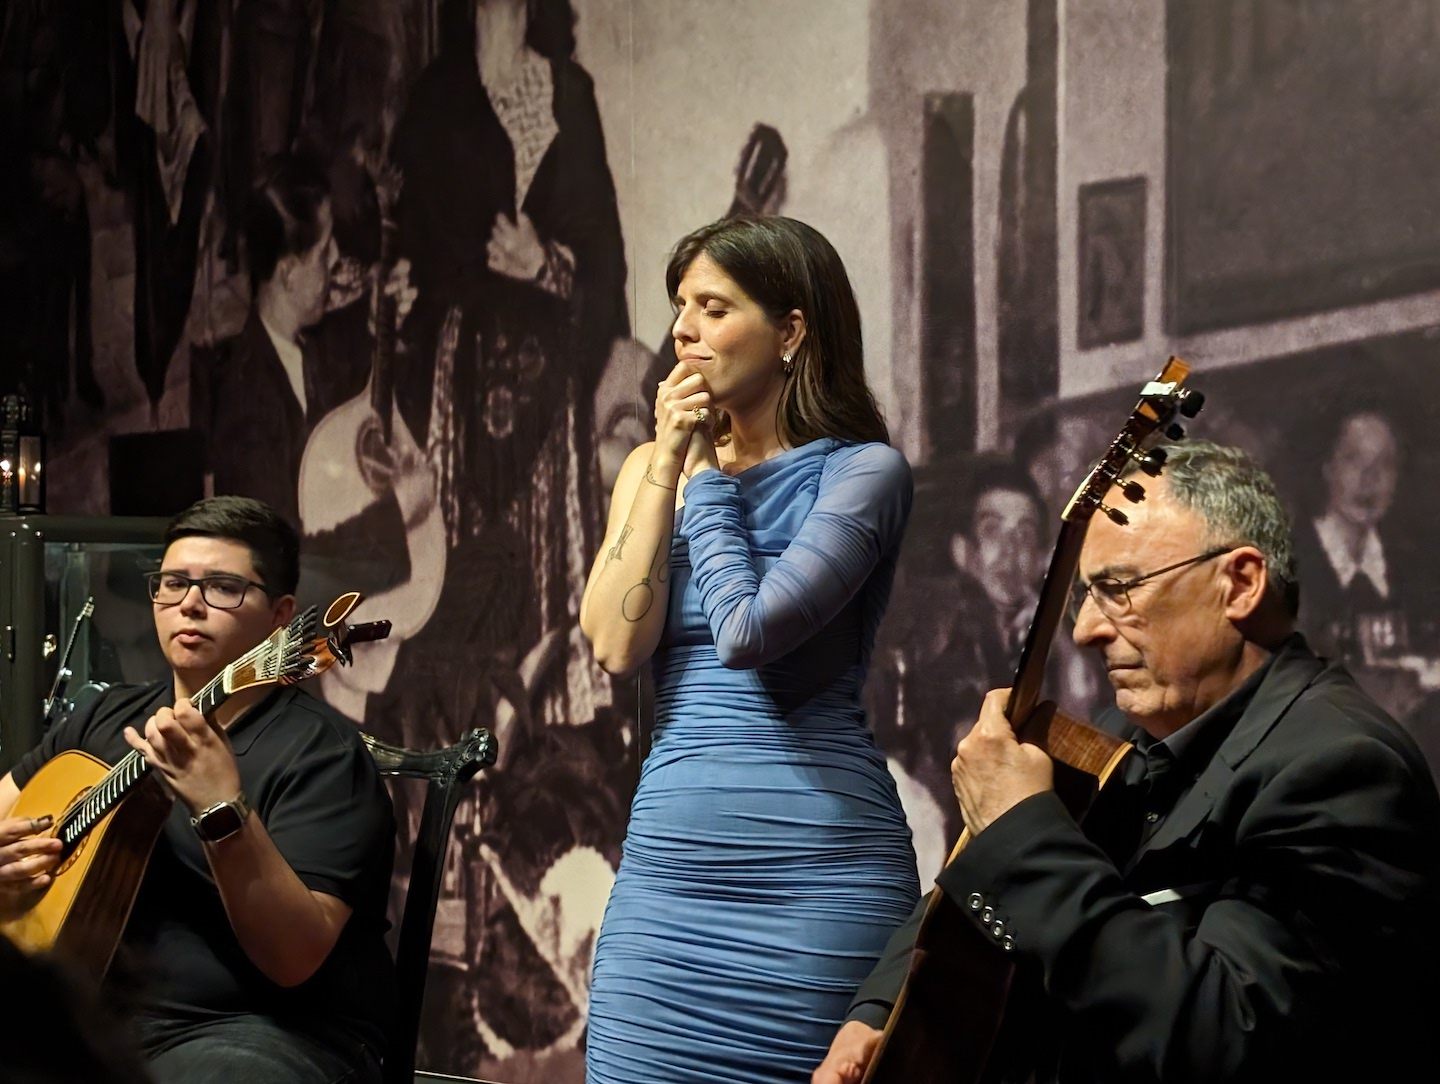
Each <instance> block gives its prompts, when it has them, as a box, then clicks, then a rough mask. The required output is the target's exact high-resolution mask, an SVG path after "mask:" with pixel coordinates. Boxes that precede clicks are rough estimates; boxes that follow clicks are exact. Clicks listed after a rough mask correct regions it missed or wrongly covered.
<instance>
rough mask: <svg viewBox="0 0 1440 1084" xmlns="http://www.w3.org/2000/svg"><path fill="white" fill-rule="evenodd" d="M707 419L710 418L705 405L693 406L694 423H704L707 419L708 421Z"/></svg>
mask: <svg viewBox="0 0 1440 1084" xmlns="http://www.w3.org/2000/svg"><path fill="white" fill-rule="evenodd" d="M709 420H710V411H709V410H707V409H706V408H705V407H703V406H697V407H696V408H695V421H696V423H697V424H699V425H704V424H705V423H706V422H707V421H709Z"/></svg>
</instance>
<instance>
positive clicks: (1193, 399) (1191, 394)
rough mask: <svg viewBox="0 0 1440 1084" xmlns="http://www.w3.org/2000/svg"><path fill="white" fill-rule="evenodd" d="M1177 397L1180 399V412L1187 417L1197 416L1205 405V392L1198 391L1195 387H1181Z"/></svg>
mask: <svg viewBox="0 0 1440 1084" xmlns="http://www.w3.org/2000/svg"><path fill="white" fill-rule="evenodd" d="M1176 399H1177V400H1178V406H1179V408H1180V413H1181V414H1183V415H1185V417H1187V418H1193V417H1195V415H1196V414H1199V413H1200V411H1201V409H1203V408H1204V406H1205V395H1204V393H1203V392H1198V391H1196V390H1195V389H1194V388H1181V389H1180V393H1179V395H1177V396H1176Z"/></svg>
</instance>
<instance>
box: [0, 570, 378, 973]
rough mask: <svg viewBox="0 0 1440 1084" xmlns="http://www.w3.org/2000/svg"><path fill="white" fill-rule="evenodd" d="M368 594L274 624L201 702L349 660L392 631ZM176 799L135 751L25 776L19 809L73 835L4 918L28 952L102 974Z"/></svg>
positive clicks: (210, 712) (16, 813)
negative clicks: (365, 614) (373, 615)
mask: <svg viewBox="0 0 1440 1084" xmlns="http://www.w3.org/2000/svg"><path fill="white" fill-rule="evenodd" d="M360 600H361V595H360V594H359V592H356V591H350V592H346V593H345V594H343V595H341V596H340V597H339V598H337V599H336V600H335V601H334V602H332V603H331V604H330V605H329V607H328V608H327V609H326V611H325V616H324V618H323V619H322V618H321V617H320V611H319V607H316V606H311V607H309V608H307V609H306V610H305V611H304V612H303V613H300V614H298V615H297V616H296V617H294V618H293V619H292V620H291V621H290V622H288V623H287V624H285V625H282V626H280V627H279V628H277V629H275V630H274V631H273V632H272V633H271V634H270V635H269V636H267V637H266V638H265V639H264V640H262V641H261V642H260V643H259V644H257V645H255V647H253V648H251V649H250V650H249V651H247V652H245V653H244V654H243V655H241V656H240V657H239V658H238V659H236V660H234V661H233V662H231V663H230V664H228V665H227V666H226V667H225V668H224V669H223V670H222V671H221V672H220V673H219V674H218V675H216V676H215V677H214V678H212V679H211V680H210V681H208V682H206V683H205V684H204V685H203V686H201V687H200V688H199V689H197V690H196V691H195V692H194V693H192V694H191V696H190V701H191V703H192V704H193V705H194V707H195V710H196V711H198V712H200V714H201V715H204V716H206V717H207V718H209V719H210V720H211V722H212V723H213V722H214V712H215V710H216V709H217V708H218V707H219V706H220V705H221V704H223V703H224V702H225V701H226V700H227V699H228V698H229V697H230V695H231V694H233V693H236V692H239V691H241V690H243V689H251V688H256V687H259V686H265V685H294V684H295V683H297V682H300V681H304V680H306V679H307V678H311V677H316V676H318V675H320V674H323V673H325V672H326V671H327V670H329V669H330V668H331V667H333V666H335V664H336V663H339V664H341V665H348V664H349V662H350V652H351V647H352V645H354V644H359V643H367V642H371V641H375V640H383V639H384V638H385V637H386V636H387V635H389V632H390V626H389V622H386V621H379V622H372V623H369V624H361V625H349V624H347V622H346V620H345V619H346V618H347V617H348V616H349V614H350V612H351V611H352V610H353V609H354V608H355V607H356V606H357V605H358V604H359V603H360ZM173 807H174V801H173V799H171V798H170V797H169V795H167V794H166V793H165V791H164V789H163V788H162V786H161V784H160V780H159V777H158V776H157V775H154V774H152V773H151V771H150V768H149V765H148V764H147V763H146V761H145V759H144V758H143V757H142V756H141V755H140V754H139V753H137V752H135V751H133V750H132V751H131V752H129V753H126V754H125V756H124V757H122V758H121V759H120V761H119V762H118V763H117V764H116V765H115V766H114V767H113V768H112V767H110V766H109V765H107V764H105V763H104V761H102V760H100V759H99V758H97V757H94V756H91V755H90V754H89V753H86V752H83V751H80V750H75V749H71V750H66V751H64V752H61V753H57V754H56V755H55V756H54V757H53V758H52V759H51V760H49V761H48V762H46V764H45V765H44V766H42V767H41V768H40V770H39V771H37V772H36V773H35V776H34V778H32V779H31V780H30V782H29V783H27V784H26V785H25V789H24V790H22V791H21V792H20V795H19V797H17V798H16V800H15V805H14V808H13V809H12V810H11V812H10V816H12V817H15V818H21V819H29V820H38V819H40V818H42V817H47V816H48V817H51V818H53V823H52V824H51V827H50V828H49V830H48V831H47V832H46V833H45V834H47V835H49V836H51V837H52V838H56V839H59V840H61V841H62V842H63V843H64V845H65V849H64V850H62V852H61V856H62V857H61V862H60V865H59V866H57V867H56V869H55V873H54V880H53V881H52V882H51V883H50V885H49V887H48V888H46V889H45V890H44V891H43V892H42V893H40V894H39V895H38V897H37V898H36V899H35V900H33V901H29V906H28V907H26V909H25V911H24V913H22V914H20V915H19V916H18V917H15V918H7V919H4V920H3V921H0V934H3V935H4V936H6V937H8V938H10V940H12V941H13V942H15V944H17V945H18V946H19V947H20V948H22V949H24V950H26V951H29V952H49V951H54V952H56V953H58V954H60V955H63V956H64V957H66V958H67V959H69V960H70V961H71V962H73V963H75V964H76V965H77V966H79V967H82V968H84V969H85V970H87V971H89V972H90V973H91V974H92V975H93V976H94V977H95V978H96V979H99V978H101V977H103V976H104V974H105V971H106V970H107V969H108V968H109V966H110V960H111V958H112V957H113V956H114V954H115V946H116V945H117V944H119V941H120V935H121V934H122V933H123V932H124V930H125V923H126V922H128V921H129V919H130V911H131V909H132V908H133V907H134V905H135V897H136V894H137V893H138V892H139V890H140V882H141V880H142V879H143V877H144V875H145V867H146V866H147V865H148V864H149V861H150V853H151V852H152V851H153V850H154V849H155V841H156V840H157V839H158V838H159V836H160V830H161V829H162V828H163V827H164V825H165V821H166V818H168V817H169V816H170V811H171V810H172V808H173Z"/></svg>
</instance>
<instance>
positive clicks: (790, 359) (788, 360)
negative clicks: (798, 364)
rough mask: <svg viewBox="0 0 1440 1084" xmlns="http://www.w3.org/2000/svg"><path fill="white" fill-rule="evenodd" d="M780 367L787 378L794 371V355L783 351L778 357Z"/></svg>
mask: <svg viewBox="0 0 1440 1084" xmlns="http://www.w3.org/2000/svg"><path fill="white" fill-rule="evenodd" d="M780 365H781V367H782V368H783V369H784V370H785V375H786V376H789V375H790V374H791V373H793V372H794V371H795V355H794V354H792V353H790V351H788V350H787V351H785V353H783V354H781V355H780Z"/></svg>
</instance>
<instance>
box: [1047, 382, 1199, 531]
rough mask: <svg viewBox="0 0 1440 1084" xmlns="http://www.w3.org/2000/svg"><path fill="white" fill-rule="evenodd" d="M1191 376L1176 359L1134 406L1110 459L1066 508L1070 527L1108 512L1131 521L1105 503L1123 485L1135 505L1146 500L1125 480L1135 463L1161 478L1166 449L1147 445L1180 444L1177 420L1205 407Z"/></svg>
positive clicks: (1134, 484)
mask: <svg viewBox="0 0 1440 1084" xmlns="http://www.w3.org/2000/svg"><path fill="white" fill-rule="evenodd" d="M1189 375H1190V366H1189V365H1187V364H1186V363H1185V362H1184V361H1182V360H1181V359H1180V358H1177V357H1172V358H1170V360H1169V361H1167V362H1166V363H1165V367H1164V368H1163V369H1161V370H1160V372H1159V374H1158V375H1157V376H1156V377H1155V379H1154V380H1152V381H1150V382H1149V383H1148V384H1146V385H1145V386H1144V387H1143V388H1141V389H1140V401H1139V402H1138V403H1136V404H1135V409H1134V410H1133V411H1131V413H1130V417H1129V418H1128V419H1127V420H1126V422H1125V424H1124V425H1123V426H1122V427H1121V429H1120V432H1119V433H1117V434H1116V436H1115V439H1114V440H1112V441H1111V442H1110V447H1109V448H1107V449H1106V451H1105V454H1104V455H1103V456H1101V457H1100V460H1099V461H1098V462H1097V463H1096V464H1095V465H1094V466H1093V467H1092V468H1090V473H1089V474H1088V475H1086V477H1085V480H1084V481H1083V482H1081V483H1080V486H1079V488H1078V489H1076V490H1075V495H1074V496H1073V497H1071V498H1070V503H1068V504H1067V505H1066V506H1065V511H1064V513H1063V514H1062V516H1061V518H1062V519H1064V520H1065V521H1066V522H1067V523H1078V522H1082V521H1085V520H1088V519H1089V518H1090V517H1091V516H1093V515H1094V514H1095V513H1096V512H1103V513H1105V515H1106V516H1108V517H1109V518H1110V519H1111V520H1112V521H1113V522H1115V523H1118V524H1120V525H1121V526H1123V525H1125V524H1126V523H1128V522H1129V519H1128V517H1127V516H1126V515H1125V513H1124V512H1123V511H1121V510H1120V509H1118V508H1113V507H1111V506H1109V505H1107V504H1105V495H1106V494H1107V493H1109V491H1110V489H1111V487H1112V486H1115V485H1117V484H1118V485H1119V486H1120V492H1121V493H1122V494H1123V495H1124V496H1125V499H1126V500H1128V501H1130V502H1131V503H1132V504H1138V503H1139V502H1141V501H1143V500H1144V499H1145V487H1144V486H1143V485H1141V484H1140V483H1139V482H1138V481H1136V480H1135V479H1134V478H1129V479H1126V480H1125V481H1123V482H1122V481H1121V480H1120V476H1121V474H1122V473H1123V472H1124V471H1125V469H1126V468H1127V467H1128V466H1129V465H1130V464H1131V463H1135V464H1138V465H1139V468H1140V470H1141V471H1143V472H1144V473H1145V474H1148V475H1149V476H1150V477H1152V478H1158V477H1159V476H1160V472H1161V471H1162V470H1163V469H1164V466H1165V450H1164V449H1163V448H1149V449H1147V448H1146V443H1147V442H1148V441H1150V440H1151V439H1153V438H1154V437H1155V435H1156V434H1163V435H1165V436H1167V437H1169V438H1170V439H1171V440H1180V439H1181V438H1183V437H1184V435H1185V430H1184V428H1183V427H1182V426H1181V425H1180V424H1179V423H1178V422H1177V421H1176V420H1175V419H1176V416H1177V415H1179V416H1180V417H1184V418H1193V417H1195V415H1197V414H1199V413H1200V409H1201V408H1202V407H1203V406H1204V405H1205V397H1204V396H1203V395H1201V394H1200V392H1198V391H1196V390H1195V389H1193V388H1187V387H1185V386H1184V385H1185V379H1186V377H1188V376H1189Z"/></svg>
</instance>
